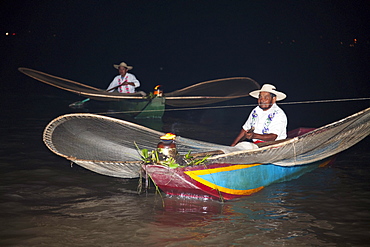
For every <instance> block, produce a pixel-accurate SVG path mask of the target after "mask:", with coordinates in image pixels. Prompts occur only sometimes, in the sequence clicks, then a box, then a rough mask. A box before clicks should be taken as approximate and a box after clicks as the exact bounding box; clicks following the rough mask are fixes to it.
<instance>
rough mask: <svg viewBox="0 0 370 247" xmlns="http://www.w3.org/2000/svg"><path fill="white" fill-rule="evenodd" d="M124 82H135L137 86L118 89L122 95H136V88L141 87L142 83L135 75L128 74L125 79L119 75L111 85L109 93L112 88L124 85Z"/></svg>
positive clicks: (123, 86)
mask: <svg viewBox="0 0 370 247" xmlns="http://www.w3.org/2000/svg"><path fill="white" fill-rule="evenodd" d="M124 82H133V83H134V84H135V86H132V85H122V86H120V87H118V88H117V90H118V92H120V93H135V88H137V87H140V82H139V80H138V79H136V77H135V76H134V75H133V74H130V73H126V75H125V76H124V77H122V76H121V75H117V76H116V77H114V79H113V81H112V82H111V83H110V84H109V86H108V88H107V91H108V90H109V89H111V88H114V87H117V86H118V85H121V84H123V83H124ZM113 91H114V90H109V91H108V92H113Z"/></svg>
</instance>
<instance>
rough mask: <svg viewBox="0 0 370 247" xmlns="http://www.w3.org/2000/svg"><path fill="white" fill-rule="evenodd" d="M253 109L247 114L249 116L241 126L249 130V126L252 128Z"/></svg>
mask: <svg viewBox="0 0 370 247" xmlns="http://www.w3.org/2000/svg"><path fill="white" fill-rule="evenodd" d="M253 111H254V109H253V110H252V111H251V113H250V114H249V117H248V119H247V121H245V123H244V125H243V126H242V128H243V129H244V130H250V128H252V125H251V123H252V113H253Z"/></svg>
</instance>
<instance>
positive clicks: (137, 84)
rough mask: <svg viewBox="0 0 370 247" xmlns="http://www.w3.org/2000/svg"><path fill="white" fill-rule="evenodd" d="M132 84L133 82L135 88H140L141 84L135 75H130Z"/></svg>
mask: <svg viewBox="0 0 370 247" xmlns="http://www.w3.org/2000/svg"><path fill="white" fill-rule="evenodd" d="M130 77H131V78H130V82H133V83H134V84H135V88H136V87H140V82H139V80H138V79H136V77H135V76H134V75H133V74H130Z"/></svg>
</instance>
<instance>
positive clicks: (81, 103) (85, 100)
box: [69, 84, 122, 109]
mask: <svg viewBox="0 0 370 247" xmlns="http://www.w3.org/2000/svg"><path fill="white" fill-rule="evenodd" d="M120 86H122V84H121V85H118V86H115V87H112V88H110V89H107V90H105V91H107V92H109V91H111V90H114V89H116V88H119V87H120ZM89 100H90V98H87V99H84V100H81V101H76V102H73V103H72V104H69V107H71V108H75V109H76V108H77V109H78V108H82V107H83V104H84V103H85V102H87V101H89Z"/></svg>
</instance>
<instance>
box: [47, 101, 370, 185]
mask: <svg viewBox="0 0 370 247" xmlns="http://www.w3.org/2000/svg"><path fill="white" fill-rule="evenodd" d="M163 134H164V133H162V132H159V131H155V130H152V129H149V128H146V127H143V126H140V125H137V124H134V123H131V122H127V121H124V120H120V119H115V118H111V117H106V116H101V115H95V114H86V113H78V114H68V115H63V116H60V117H58V118H56V119H54V120H53V121H51V122H50V123H49V124H48V126H47V127H46V128H45V130H44V135H43V139H44V142H45V144H46V145H47V147H48V148H49V149H50V150H51V151H53V152H54V153H56V154H57V155H60V156H62V157H65V158H66V159H68V160H71V161H73V162H75V163H77V164H79V165H81V166H83V167H85V168H87V169H90V170H92V171H95V172H97V173H100V174H104V175H109V176H114V177H122V178H133V177H138V176H139V170H140V163H141V159H140V155H139V151H138V148H139V149H148V150H149V151H150V150H154V149H155V148H156V146H157V143H158V142H159V137H160V136H161V135H163ZM369 134H370V108H368V109H366V110H363V111H361V112H359V113H356V114H354V115H352V116H349V117H347V118H344V119H342V120H340V121H337V122H334V123H332V124H329V125H326V126H324V127H321V128H319V129H316V130H313V131H311V132H308V133H306V134H304V135H302V136H298V137H294V138H292V139H287V140H286V141H280V142H278V143H276V144H273V145H270V146H266V147H262V148H258V149H254V150H241V151H240V150H237V149H235V148H234V147H229V146H224V145H218V144H214V143H209V142H204V141H198V140H194V139H189V138H184V137H180V136H178V137H176V146H177V150H178V152H179V153H180V154H186V153H188V151H192V153H202V152H212V151H216V150H222V151H223V152H224V154H221V155H215V156H212V157H210V158H209V159H208V162H210V163H230V164H252V163H273V164H276V165H281V166H293V165H302V164H308V163H311V162H314V161H318V160H321V159H324V158H326V157H329V156H332V155H334V154H336V153H339V152H341V151H343V150H345V149H347V148H349V147H351V146H353V145H354V144H356V143H357V142H359V141H361V140H362V139H363V138H365V137H366V136H368V135H369ZM137 147H138V148H137Z"/></svg>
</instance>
